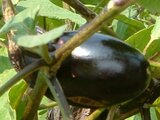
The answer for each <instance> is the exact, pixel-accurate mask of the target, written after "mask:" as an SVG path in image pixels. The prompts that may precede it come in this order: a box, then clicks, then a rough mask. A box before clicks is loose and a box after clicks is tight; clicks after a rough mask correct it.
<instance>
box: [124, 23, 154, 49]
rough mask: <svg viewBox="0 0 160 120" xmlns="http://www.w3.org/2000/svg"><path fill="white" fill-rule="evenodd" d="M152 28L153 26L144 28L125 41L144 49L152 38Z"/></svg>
mask: <svg viewBox="0 0 160 120" xmlns="http://www.w3.org/2000/svg"><path fill="white" fill-rule="evenodd" d="M152 29H153V26H151V27H149V28H145V29H142V30H140V31H138V32H137V33H135V34H134V35H132V36H131V37H129V38H128V39H127V40H126V41H125V42H127V43H128V44H130V45H131V46H132V47H134V48H137V49H139V50H140V51H143V50H144V48H145V47H146V45H147V44H148V42H149V40H150V35H151V30H152Z"/></svg>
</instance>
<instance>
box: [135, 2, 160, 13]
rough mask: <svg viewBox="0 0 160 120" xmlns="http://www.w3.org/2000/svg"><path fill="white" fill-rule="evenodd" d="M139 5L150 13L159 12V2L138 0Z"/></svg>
mask: <svg viewBox="0 0 160 120" xmlns="http://www.w3.org/2000/svg"><path fill="white" fill-rule="evenodd" d="M138 2H139V4H140V5H142V6H143V7H145V8H146V9H148V10H150V11H152V12H160V7H159V6H160V1H159V0H138Z"/></svg>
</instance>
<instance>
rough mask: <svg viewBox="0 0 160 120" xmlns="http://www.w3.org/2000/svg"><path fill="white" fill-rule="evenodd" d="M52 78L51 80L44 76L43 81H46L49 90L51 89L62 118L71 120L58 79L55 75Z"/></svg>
mask: <svg viewBox="0 0 160 120" xmlns="http://www.w3.org/2000/svg"><path fill="white" fill-rule="evenodd" d="M52 79H53V80H52V82H51V81H50V80H49V79H48V78H45V81H46V83H47V85H48V87H49V88H50V91H51V93H52V95H53V96H54V98H55V100H56V102H57V104H58V106H59V108H60V110H61V113H62V116H63V118H64V120H72V114H71V112H70V110H69V105H68V102H67V100H66V98H65V95H64V93H63V90H62V88H61V86H60V84H59V81H58V80H57V78H56V77H53V78H52Z"/></svg>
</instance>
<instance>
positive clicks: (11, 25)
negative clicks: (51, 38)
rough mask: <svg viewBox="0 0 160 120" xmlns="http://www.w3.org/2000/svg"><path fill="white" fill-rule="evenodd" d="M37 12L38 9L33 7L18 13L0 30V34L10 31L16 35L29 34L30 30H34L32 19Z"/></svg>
mask: <svg viewBox="0 0 160 120" xmlns="http://www.w3.org/2000/svg"><path fill="white" fill-rule="evenodd" d="M38 10H39V7H34V8H28V9H26V10H24V11H22V12H20V13H19V14H17V15H16V16H14V17H13V18H12V19H11V20H9V21H8V22H6V23H5V24H4V26H3V27H2V28H1V29H0V34H3V33H7V32H8V31H10V30H11V29H12V30H14V31H15V32H16V33H18V34H26V33H31V29H33V28H34V19H35V16H36V14H37V12H38Z"/></svg>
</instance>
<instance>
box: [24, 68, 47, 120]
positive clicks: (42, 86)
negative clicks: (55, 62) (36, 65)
mask: <svg viewBox="0 0 160 120" xmlns="http://www.w3.org/2000/svg"><path fill="white" fill-rule="evenodd" d="M47 88H48V86H47V84H46V82H45V80H44V75H43V73H42V72H41V71H39V74H38V77H37V80H36V84H35V86H34V88H33V91H32V93H31V96H30V100H29V101H28V104H27V106H26V108H25V111H24V113H23V120H33V119H34V117H35V115H36V113H37V110H38V108H39V104H40V102H41V100H42V97H43V95H44V94H45V93H46V90H47Z"/></svg>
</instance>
